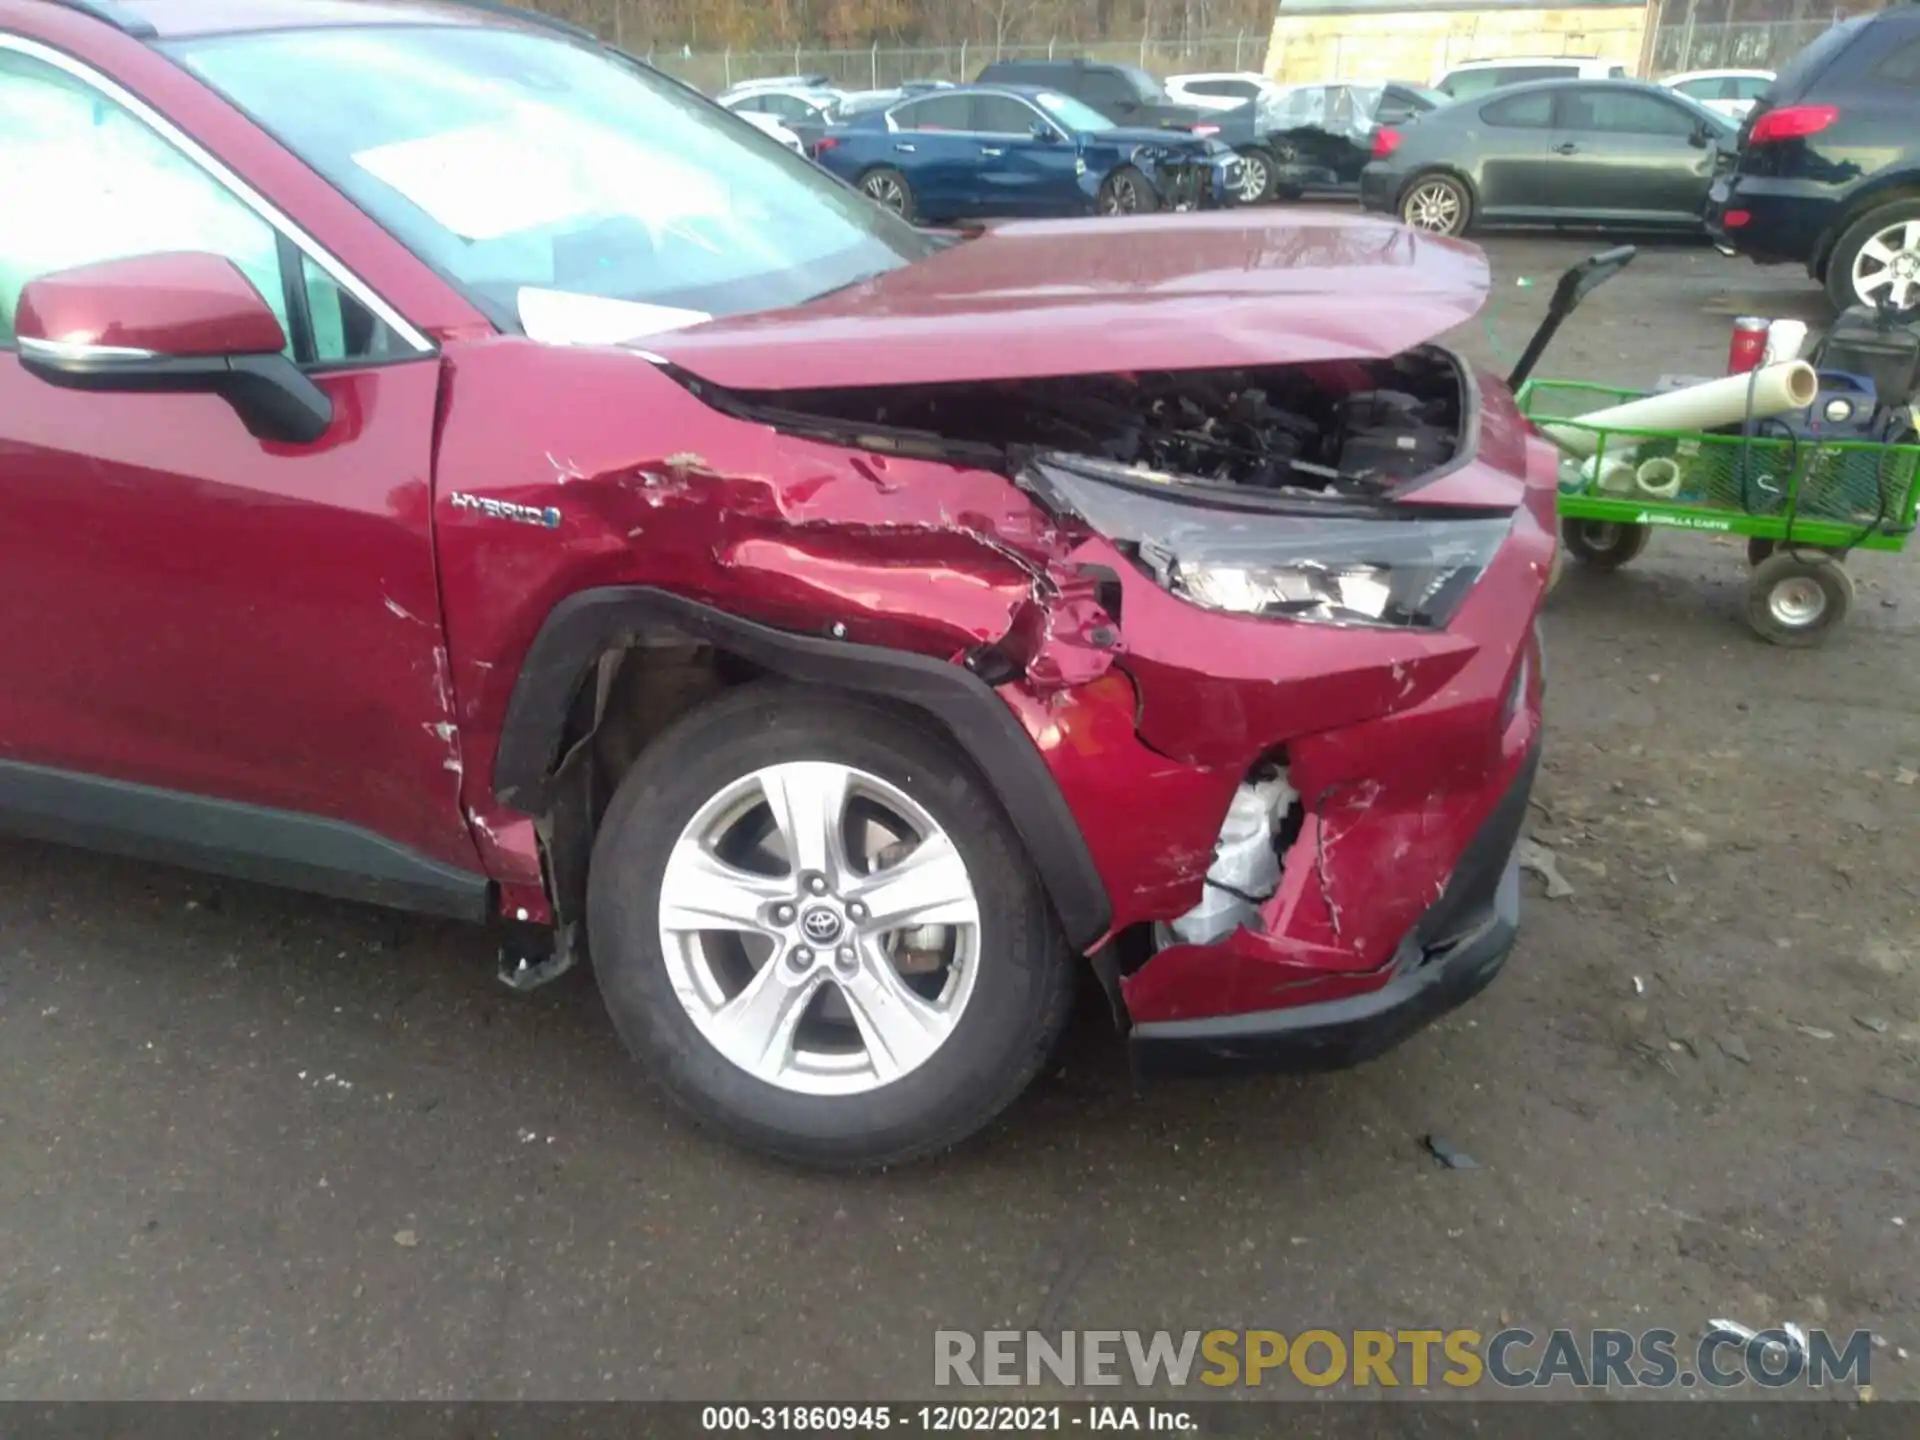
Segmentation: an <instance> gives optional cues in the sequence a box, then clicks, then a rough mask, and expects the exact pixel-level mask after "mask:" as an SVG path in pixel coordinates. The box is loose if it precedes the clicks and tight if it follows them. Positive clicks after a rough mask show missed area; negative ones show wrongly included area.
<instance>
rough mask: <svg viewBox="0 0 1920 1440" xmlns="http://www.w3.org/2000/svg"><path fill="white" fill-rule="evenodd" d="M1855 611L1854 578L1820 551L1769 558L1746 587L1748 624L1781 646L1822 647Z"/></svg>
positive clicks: (1787, 551)
mask: <svg viewBox="0 0 1920 1440" xmlns="http://www.w3.org/2000/svg"><path fill="white" fill-rule="evenodd" d="M1852 608H1853V577H1852V576H1851V575H1849V574H1848V573H1847V567H1846V566H1844V565H1842V564H1841V563H1840V562H1839V561H1838V560H1835V559H1834V558H1833V557H1832V556H1830V555H1824V554H1821V553H1820V552H1818V551H1813V550H1798V551H1795V550H1783V551H1780V552H1779V553H1777V554H1774V555H1769V556H1768V557H1767V558H1766V559H1765V560H1762V561H1761V562H1760V563H1759V564H1758V565H1756V566H1755V567H1754V570H1753V579H1752V580H1751V581H1750V582H1749V584H1748V586H1747V623H1748V624H1749V625H1751V626H1753V628H1754V630H1755V631H1756V632H1758V633H1759V635H1760V636H1761V638H1762V639H1766V640H1771V641H1772V642H1773V643H1774V644H1776V645H1791V646H1794V647H1796V648H1799V649H1806V648H1808V647H1810V646H1814V645H1819V644H1823V643H1824V642H1825V641H1826V638H1827V636H1828V635H1830V634H1831V633H1832V632H1833V631H1834V630H1835V629H1837V628H1838V627H1839V626H1840V624H1841V622H1842V621H1844V620H1845V619H1846V618H1847V612H1848V611H1849V610H1851V609H1852Z"/></svg>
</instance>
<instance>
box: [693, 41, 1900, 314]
mask: <svg viewBox="0 0 1920 1440" xmlns="http://www.w3.org/2000/svg"><path fill="white" fill-rule="evenodd" d="M720 102H721V103H722V104H723V105H725V106H726V107H727V108H729V109H731V110H734V111H736V112H737V113H739V114H741V115H743V116H745V117H747V118H749V119H750V120H751V121H752V122H753V123H754V124H756V125H759V126H760V127H761V128H762V129H764V130H766V131H767V132H768V133H769V134H772V135H774V136H775V138H776V139H779V140H780V141H781V143H782V144H785V145H788V146H789V148H797V149H800V150H802V151H803V152H804V153H805V154H807V155H810V156H811V157H813V158H814V159H815V160H816V161H817V162H818V163H819V164H820V165H821V166H822V167H823V168H825V169H827V170H829V171H830V172H832V173H833V174H836V175H838V176H840V177H841V178H842V179H844V180H846V181H848V182H849V183H850V184H852V185H854V186H855V187H857V188H858V189H859V190H861V191H862V192H863V193H865V194H866V195H867V196H868V197H869V198H871V199H873V200H876V201H878V202H880V203H881V204H883V205H886V206H887V207H888V208H890V209H892V210H894V211H895V212H896V213H898V214H901V215H905V216H908V217H911V218H915V219H919V220H927V221H949V220H959V219H974V218H990V217H994V216H1048V215H1056V216H1068V215H1085V214H1095V215H1118V214H1137V213H1142V212H1146V211H1151V210H1159V209H1187V208H1200V207H1212V206H1221V205H1227V204H1255V203H1261V202H1264V201H1270V200H1274V199H1289V200H1291V199H1298V198H1300V197H1302V196H1307V195H1320V196H1326V195H1340V194H1347V195H1354V196H1356V197H1357V198H1358V199H1359V200H1360V202H1361V204H1362V205H1363V206H1365V207H1366V208H1368V209H1370V210H1375V211H1380V212H1384V213H1388V214H1392V215H1394V216H1396V217H1398V218H1399V219H1400V220H1402V221H1403V222H1404V223H1406V224H1408V225H1410V226H1413V227H1414V228H1416V229H1420V230H1425V231H1429V232H1431V233H1435V234H1443V235H1459V234H1463V233H1465V232H1466V231H1467V230H1468V229H1470V228H1475V227H1494V226H1502V225H1522V226H1535V225H1549V226H1566V225H1595V226H1626V227H1632V228H1635V229H1670V230H1674V231H1677V232H1692V233H1702V232H1704V233H1707V234H1710V235H1711V236H1712V238H1713V239H1714V241H1715V242H1716V243H1717V244H1718V245H1719V246H1720V247H1721V248H1722V249H1723V250H1725V251H1727V252H1728V253H1732V254H1745V255H1748V256H1751V257H1752V258H1754V259H1755V260H1758V261H1761V262H1763V263H1777V262H1783V261H1784V262H1792V263H1798V264H1801V265H1804V266H1805V267H1806V269H1807V271H1808V273H1809V274H1810V275H1811V276H1813V278H1815V279H1816V280H1818V281H1820V282H1821V283H1822V284H1824V285H1825V286H1826V288H1827V290H1828V292H1829V294H1830V295H1831V297H1832V298H1833V301H1834V303H1835V304H1837V305H1846V304H1851V303H1856V302H1859V301H1862V300H1873V299H1885V300H1890V301H1892V302H1893V303H1896V304H1898V305H1900V306H1903V307H1904V306H1908V305H1917V304H1920V125H1916V121H1920V7H1915V6H1896V7H1892V8H1889V9H1887V10H1884V11H1881V12H1877V13H1875V14H1871V15H1863V16H1858V17H1855V18H1853V19H1850V20H1846V21H1843V22H1841V23H1839V24H1837V25H1835V26H1834V27H1833V28H1832V29H1830V30H1829V31H1828V32H1827V33H1826V34H1825V35H1823V36H1821V37H1820V38H1818V39H1816V40H1815V41H1814V42H1813V43H1812V44H1810V45H1808V46H1807V47H1806V48H1805V49H1804V50H1803V51H1802V52H1801V53H1800V54H1799V55H1798V56H1796V57H1795V58H1794V59H1793V60H1792V61H1791V62H1790V63H1789V64H1788V65H1787V66H1786V67H1785V68H1784V69H1782V70H1781V71H1780V72H1779V73H1778V75H1775V74H1774V73H1773V72H1771V71H1767V70H1762V69H1740V68H1729V69H1715V70H1692V71H1687V72H1684V73H1681V74H1675V75H1670V76H1668V77H1666V79H1664V80H1662V81H1660V82H1658V83H1652V82H1645V81H1640V80H1635V79H1632V78H1630V77H1628V76H1627V74H1626V72H1625V68H1624V67H1623V66H1620V65H1617V64H1613V63H1610V62H1608V61H1605V60H1603V59H1600V58H1596V57H1590V56H1564V55H1563V56H1539V57H1526V56H1522V57H1506V58H1501V59H1488V60H1470V61H1465V62H1462V63H1460V64H1457V65H1454V66H1451V67H1450V68H1448V69H1447V70H1446V71H1445V72H1444V73H1443V74H1441V75H1440V76H1438V77H1437V78H1436V79H1435V80H1434V82H1433V84H1432V85H1431V86H1428V85H1423V84H1420V83H1417V82H1415V81H1411V80H1390V81H1386V82H1376V83H1366V84H1362V83H1336V84H1323V85H1283V84H1278V83H1276V82H1274V81H1271V80H1268V79H1267V78H1265V77H1263V76H1260V75H1258V74H1252V73H1236V72H1209V73H1196V74H1190V75H1176V76H1173V77H1171V78H1170V79H1169V80H1168V81H1167V82H1166V83H1165V84H1164V85H1163V84H1161V83H1160V82H1159V81H1157V80H1155V79H1154V78H1153V77H1152V76H1150V75H1148V74H1147V73H1146V72H1145V71H1144V70H1141V69H1139V68H1137V67H1135V66H1131V65H1119V64H1109V63H1104V62H1099V61H1093V60H1084V59H1075V60H1047V61H1028V60H1012V61H1000V62H995V63H993V64H990V65H988V66H987V67H986V68H985V69H984V70H983V71H982V72H981V74H980V77H979V80H978V81H977V82H976V83H975V84H972V85H953V84H950V83H947V82H943V81H932V80H929V81H920V82H910V83H907V84H903V85H900V86H896V87H893V88H891V89H885V90H867V91H850V90H844V89H839V88H836V87H835V86H833V85H832V84H831V83H830V82H829V80H828V78H827V77H826V76H824V75H789V76H776V77H769V78H766V79H761V80H756V81H752V82H748V83H746V84H742V85H739V86H735V87H734V88H733V89H731V90H729V91H728V92H727V93H726V94H724V95H722V96H721V97H720Z"/></svg>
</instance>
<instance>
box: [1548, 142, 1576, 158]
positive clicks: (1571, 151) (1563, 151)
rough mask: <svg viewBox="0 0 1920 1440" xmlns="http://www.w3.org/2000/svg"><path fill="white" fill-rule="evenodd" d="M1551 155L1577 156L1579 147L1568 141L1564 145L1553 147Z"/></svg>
mask: <svg viewBox="0 0 1920 1440" xmlns="http://www.w3.org/2000/svg"><path fill="white" fill-rule="evenodd" d="M1553 153H1554V154H1556V155H1578V154H1579V153H1580V147H1579V146H1578V145H1576V144H1574V143H1573V142H1572V141H1571V140H1569V141H1567V143H1566V144H1564V145H1556V146H1554V147H1553Z"/></svg>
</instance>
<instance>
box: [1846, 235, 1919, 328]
mask: <svg viewBox="0 0 1920 1440" xmlns="http://www.w3.org/2000/svg"><path fill="white" fill-rule="evenodd" d="M1853 293H1854V294H1855V295H1857V296H1859V297H1860V299H1862V300H1864V301H1865V302H1866V303H1868V304H1869V305H1875V304H1878V303H1879V302H1880V301H1881V300H1883V299H1885V300H1890V301H1891V302H1892V304H1893V306H1894V308H1895V309H1897V310H1904V309H1907V308H1908V307H1909V306H1912V305H1913V304H1915V303H1916V302H1917V301H1920V220H1901V221H1897V222H1896V223H1894V224H1892V225H1889V226H1887V228H1886V229H1884V230H1882V231H1880V232H1879V233H1878V234H1876V235H1875V236H1874V237H1873V238H1872V239H1871V240H1869V241H1867V243H1866V244H1865V245H1863V246H1861V247H1860V253H1859V254H1858V255H1856V256H1855V257H1854V260H1853Z"/></svg>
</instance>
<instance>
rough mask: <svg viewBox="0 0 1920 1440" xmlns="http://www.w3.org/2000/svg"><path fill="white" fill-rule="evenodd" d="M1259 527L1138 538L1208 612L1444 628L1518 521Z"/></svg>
mask: <svg viewBox="0 0 1920 1440" xmlns="http://www.w3.org/2000/svg"><path fill="white" fill-rule="evenodd" d="M1234 520H1235V522H1236V523H1235V524H1234V525H1233V526H1232V527H1231V529H1232V531H1235V532H1245V531H1248V530H1251V531H1253V532H1255V533H1253V534H1250V535H1246V536H1245V538H1244V539H1243V538H1240V535H1238V534H1236V535H1234V537H1233V538H1232V539H1231V540H1226V539H1225V537H1222V540H1223V541H1224V543H1222V541H1216V542H1214V543H1209V544H1196V543H1194V541H1193V540H1192V538H1190V537H1189V538H1188V539H1187V541H1186V543H1185V545H1184V546H1183V547H1182V548H1179V549H1170V548H1168V547H1166V546H1163V545H1161V544H1159V543H1157V542H1155V541H1152V540H1142V541H1140V542H1139V556H1140V559H1141V561H1142V563H1143V564H1145V566H1146V567H1147V569H1148V570H1149V571H1151V572H1152V573H1153V574H1154V576H1155V578H1157V579H1158V580H1159V581H1160V583H1161V584H1163V585H1165V586H1166V587H1167V588H1168V589H1169V590H1171V591H1173V593H1174V594H1176V595H1178V596H1180V597H1181V598H1182V599H1186V600H1191V601H1192V602H1193V603H1194V604H1196V605H1203V606H1205V607H1206V608H1207V609H1209V610H1225V611H1229V612H1231V613H1233V614H1237V615H1261V616H1265V617H1267V618H1269V619H1275V620H1311V621H1318V622H1320V623H1323V624H1337V625H1384V626H1389V627H1394V628H1405V627H1413V628H1420V629H1437V628H1439V627H1441V626H1444V625H1445V624H1446V623H1447V622H1448V621H1449V620H1451V619H1452V618H1453V615H1454V612H1455V611H1456V610H1458V609H1459V608H1460V602H1461V601H1462V600H1464V599H1466V597H1467V593H1468V592H1469V591H1470V590H1472V589H1473V587H1474V585H1475V583H1477V582H1478V580H1479V579H1480V576H1481V574H1482V573H1483V572H1484V571H1485V570H1486V568H1487V565H1488V563H1489V562H1490V561H1491V560H1492V559H1493V556H1494V554H1495V552H1497V551H1498V550H1499V548H1500V545H1501V543H1502V542H1503V541H1504V540H1505V539H1506V537H1507V531H1508V530H1509V529H1510V528H1511V526H1512V523H1513V522H1512V520H1511V519H1499V520H1487V519H1464V520H1432V519H1424V518H1421V519H1407V520H1403V519H1395V518H1388V517H1383V518H1381V519H1378V520H1351V519H1326V520H1312V519H1307V518H1304V517H1295V516H1287V517H1278V516H1276V517H1273V518H1272V519H1269V520H1267V521H1265V523H1263V524H1249V523H1248V517H1246V516H1236V517H1234Z"/></svg>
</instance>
